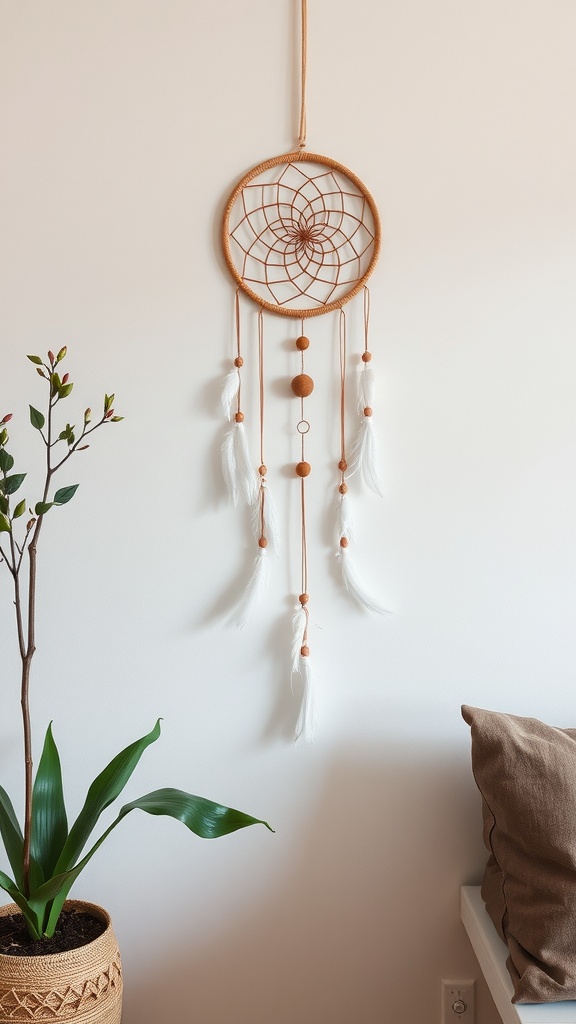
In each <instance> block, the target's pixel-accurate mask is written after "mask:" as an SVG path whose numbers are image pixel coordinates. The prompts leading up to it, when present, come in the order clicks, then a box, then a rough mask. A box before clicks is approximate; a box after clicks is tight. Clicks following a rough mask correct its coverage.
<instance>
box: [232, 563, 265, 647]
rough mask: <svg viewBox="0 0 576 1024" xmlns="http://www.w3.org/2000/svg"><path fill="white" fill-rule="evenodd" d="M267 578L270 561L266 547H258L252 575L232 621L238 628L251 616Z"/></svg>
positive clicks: (241, 627)
mask: <svg viewBox="0 0 576 1024" xmlns="http://www.w3.org/2000/svg"><path fill="white" fill-rule="evenodd" d="M269 580H270V562H269V561H268V555H267V553H266V548H258V554H257V555H256V561H255V563H254V569H253V571H252V575H251V577H250V579H249V580H248V584H247V586H246V590H245V591H244V594H243V595H242V600H241V602H240V607H239V608H238V611H237V613H236V615H235V616H234V622H235V623H236V625H237V626H239V628H240V629H243V628H244V626H245V625H246V623H247V622H248V621H249V619H251V618H252V615H253V614H254V611H255V609H256V606H257V605H258V603H259V601H260V598H261V597H262V594H263V593H264V591H265V590H266V588H267V586H268V583H269Z"/></svg>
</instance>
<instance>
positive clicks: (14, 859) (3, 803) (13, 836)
mask: <svg viewBox="0 0 576 1024" xmlns="http://www.w3.org/2000/svg"><path fill="white" fill-rule="evenodd" d="M0 835H1V836H2V842H3V843H4V849H5V850H6V855H7V857H8V860H9V861H10V867H11V868H12V871H13V872H14V878H15V879H16V885H18V886H19V887H22V884H23V879H24V873H23V868H22V860H23V850H24V840H23V838H22V832H21V829H20V825H19V824H18V819H17V817H16V814H15V811H14V808H13V806H12V801H11V800H10V797H9V796H8V793H7V792H6V790H5V789H3V788H2V786H0Z"/></svg>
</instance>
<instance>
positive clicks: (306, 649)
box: [300, 645, 310, 658]
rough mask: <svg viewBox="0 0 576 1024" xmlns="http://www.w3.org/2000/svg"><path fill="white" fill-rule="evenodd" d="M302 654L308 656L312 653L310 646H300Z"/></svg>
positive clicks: (304, 656)
mask: <svg viewBox="0 0 576 1024" xmlns="http://www.w3.org/2000/svg"><path fill="white" fill-rule="evenodd" d="M300 654H301V655H302V657H303V658H307V657H308V655H309V654H310V648H309V647H306V645H304V647H301V648H300Z"/></svg>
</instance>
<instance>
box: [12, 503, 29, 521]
mask: <svg viewBox="0 0 576 1024" xmlns="http://www.w3.org/2000/svg"><path fill="white" fill-rule="evenodd" d="M25 511H26V498H23V500H22V501H19V502H18V504H17V505H16V508H15V509H14V514H13V516H12V519H19V518H20V516H23V515H24V513H25Z"/></svg>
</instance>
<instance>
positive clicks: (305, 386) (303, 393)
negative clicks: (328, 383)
mask: <svg viewBox="0 0 576 1024" xmlns="http://www.w3.org/2000/svg"><path fill="white" fill-rule="evenodd" d="M290 387H291V388H292V391H293V392H294V394H295V395H296V397H297V398H308V395H311V394H312V392H313V391H314V381H313V380H312V377H309V376H308V374H307V373H299V374H298V376H297V377H294V379H293V381H292V383H291V384H290Z"/></svg>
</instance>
